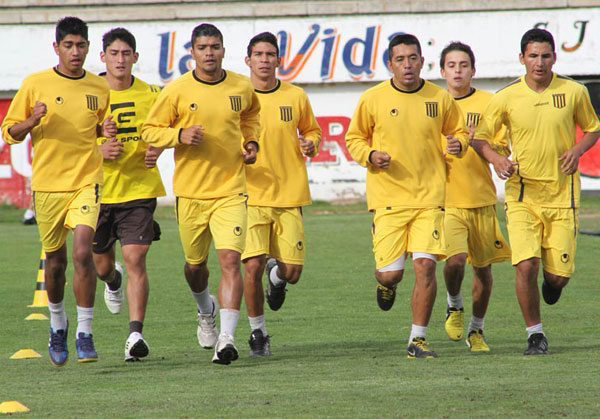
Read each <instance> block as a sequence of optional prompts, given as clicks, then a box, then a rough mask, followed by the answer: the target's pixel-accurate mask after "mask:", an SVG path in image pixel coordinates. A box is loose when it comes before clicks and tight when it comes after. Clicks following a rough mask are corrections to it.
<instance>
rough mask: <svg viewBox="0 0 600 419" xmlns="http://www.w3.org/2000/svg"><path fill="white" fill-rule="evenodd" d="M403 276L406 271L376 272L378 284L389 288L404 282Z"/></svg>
mask: <svg viewBox="0 0 600 419" xmlns="http://www.w3.org/2000/svg"><path fill="white" fill-rule="evenodd" d="M403 275H404V270H396V271H383V272H382V271H376V272H375V278H377V282H379V283H380V284H381V285H383V286H384V287H388V288H392V287H394V286H396V285H397V284H398V283H399V282H400V281H402V276H403Z"/></svg>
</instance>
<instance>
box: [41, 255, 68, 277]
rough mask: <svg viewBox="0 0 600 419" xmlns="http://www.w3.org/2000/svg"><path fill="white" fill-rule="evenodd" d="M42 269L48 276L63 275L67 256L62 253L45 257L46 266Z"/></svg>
mask: <svg viewBox="0 0 600 419" xmlns="http://www.w3.org/2000/svg"><path fill="white" fill-rule="evenodd" d="M44 269H45V271H46V272H47V275H50V277H52V278H60V277H62V276H64V274H65V272H66V270H67V258H66V257H64V256H63V255H57V256H55V257H52V258H50V257H46V266H45V267H44Z"/></svg>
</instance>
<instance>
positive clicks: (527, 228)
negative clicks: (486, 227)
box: [504, 202, 579, 277]
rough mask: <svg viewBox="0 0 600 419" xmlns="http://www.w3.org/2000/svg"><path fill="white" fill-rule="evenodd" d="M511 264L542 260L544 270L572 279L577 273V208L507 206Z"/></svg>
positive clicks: (530, 205) (525, 205) (527, 205)
mask: <svg viewBox="0 0 600 419" xmlns="http://www.w3.org/2000/svg"><path fill="white" fill-rule="evenodd" d="M504 208H505V209H506V219H507V227H508V237H509V238H510V243H511V247H512V264H513V265H516V264H518V263H519V262H521V261H524V260H527V259H530V258H533V257H535V258H541V259H542V264H543V266H544V270H545V271H547V272H549V273H551V274H554V275H559V276H563V277H570V276H571V274H572V273H573V271H574V270H575V250H576V248H577V226H578V224H579V214H578V210H577V209H576V208H545V207H540V206H537V205H532V204H529V203H525V202H508V203H506V204H505V206H504Z"/></svg>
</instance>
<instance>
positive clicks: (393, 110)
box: [390, 108, 398, 116]
mask: <svg viewBox="0 0 600 419" xmlns="http://www.w3.org/2000/svg"><path fill="white" fill-rule="evenodd" d="M390 115H392V116H398V109H396V108H394V109H392V110H391V111H390Z"/></svg>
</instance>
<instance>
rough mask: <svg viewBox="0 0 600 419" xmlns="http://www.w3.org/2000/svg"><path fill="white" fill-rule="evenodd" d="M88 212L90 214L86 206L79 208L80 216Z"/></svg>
mask: <svg viewBox="0 0 600 419" xmlns="http://www.w3.org/2000/svg"><path fill="white" fill-rule="evenodd" d="M88 212H90V207H89V206H88V205H84V206H82V207H81V213H82V214H87V213H88Z"/></svg>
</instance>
